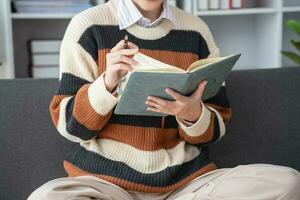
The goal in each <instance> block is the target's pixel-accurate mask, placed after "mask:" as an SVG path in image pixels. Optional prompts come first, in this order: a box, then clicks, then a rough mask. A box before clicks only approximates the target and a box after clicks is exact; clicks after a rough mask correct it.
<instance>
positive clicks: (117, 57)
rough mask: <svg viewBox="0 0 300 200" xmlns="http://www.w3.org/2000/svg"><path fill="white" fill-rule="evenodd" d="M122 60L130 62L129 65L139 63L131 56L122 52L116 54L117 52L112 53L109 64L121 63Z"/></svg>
mask: <svg viewBox="0 0 300 200" xmlns="http://www.w3.org/2000/svg"><path fill="white" fill-rule="evenodd" d="M120 62H123V63H126V64H129V65H132V66H136V65H137V61H135V60H134V59H132V58H129V57H127V56H123V55H120V54H116V53H112V54H111V56H110V59H109V63H108V64H109V65H114V64H117V63H120Z"/></svg>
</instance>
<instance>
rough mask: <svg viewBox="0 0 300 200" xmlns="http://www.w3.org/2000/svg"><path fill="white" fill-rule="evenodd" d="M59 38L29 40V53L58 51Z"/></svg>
mask: <svg viewBox="0 0 300 200" xmlns="http://www.w3.org/2000/svg"><path fill="white" fill-rule="evenodd" d="M60 46H61V40H31V41H30V51H31V53H58V52H59V50H60Z"/></svg>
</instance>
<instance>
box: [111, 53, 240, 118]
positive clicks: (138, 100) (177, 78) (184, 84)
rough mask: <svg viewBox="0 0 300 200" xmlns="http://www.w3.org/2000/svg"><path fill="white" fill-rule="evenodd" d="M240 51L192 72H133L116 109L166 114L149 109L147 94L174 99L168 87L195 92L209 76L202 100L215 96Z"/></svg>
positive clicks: (116, 112) (145, 113)
mask: <svg viewBox="0 0 300 200" xmlns="http://www.w3.org/2000/svg"><path fill="white" fill-rule="evenodd" d="M240 56H241V54H233V55H230V56H226V57H223V58H224V59H221V60H219V61H216V62H213V63H210V64H207V65H205V66H202V67H199V68H197V69H195V70H193V71H191V72H186V73H183V72H178V73H177V72H163V73H161V72H150V71H146V72H145V71H135V72H133V73H132V74H131V75H130V77H129V80H128V82H127V85H126V87H125V89H124V91H120V88H118V89H119V90H118V93H119V95H121V97H120V99H119V102H118V104H117V106H116V108H115V110H114V113H115V114H118V115H148V116H165V114H161V113H156V112H151V111H147V107H148V106H147V105H146V104H145V101H146V99H147V97H148V96H156V97H160V98H163V99H166V100H174V99H173V98H172V97H171V96H170V95H168V94H167V93H166V92H165V89H166V88H172V89H174V90H175V91H177V92H179V93H180V94H182V95H185V96H188V95H190V94H192V93H193V92H194V91H195V89H196V88H197V86H198V85H199V83H200V82H201V81H202V80H204V79H206V80H207V81H208V82H207V85H206V88H205V91H204V93H203V97H202V100H205V99H208V98H211V97H213V96H215V95H216V94H217V92H218V90H219V89H220V87H221V86H222V83H223V82H224V81H225V79H226V77H227V76H228V74H229V73H230V71H231V70H232V68H233V66H234V65H235V63H236V61H237V60H238V59H239V57H240Z"/></svg>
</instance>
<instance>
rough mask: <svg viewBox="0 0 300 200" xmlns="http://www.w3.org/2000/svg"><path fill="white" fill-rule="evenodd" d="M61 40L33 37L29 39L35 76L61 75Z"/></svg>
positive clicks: (53, 76)
mask: <svg viewBox="0 0 300 200" xmlns="http://www.w3.org/2000/svg"><path fill="white" fill-rule="evenodd" d="M60 46H61V40H57V39H55V40H54V39H32V40H30V41H29V48H30V53H31V54H30V56H31V66H30V68H31V74H32V77H33V78H58V77H59V51H60Z"/></svg>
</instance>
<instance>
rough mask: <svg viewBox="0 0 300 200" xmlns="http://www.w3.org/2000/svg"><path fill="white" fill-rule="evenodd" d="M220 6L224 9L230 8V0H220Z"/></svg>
mask: <svg viewBox="0 0 300 200" xmlns="http://www.w3.org/2000/svg"><path fill="white" fill-rule="evenodd" d="M220 7H221V9H224V10H227V9H230V0H220Z"/></svg>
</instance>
